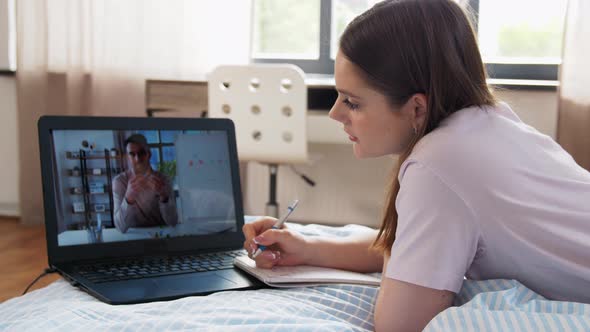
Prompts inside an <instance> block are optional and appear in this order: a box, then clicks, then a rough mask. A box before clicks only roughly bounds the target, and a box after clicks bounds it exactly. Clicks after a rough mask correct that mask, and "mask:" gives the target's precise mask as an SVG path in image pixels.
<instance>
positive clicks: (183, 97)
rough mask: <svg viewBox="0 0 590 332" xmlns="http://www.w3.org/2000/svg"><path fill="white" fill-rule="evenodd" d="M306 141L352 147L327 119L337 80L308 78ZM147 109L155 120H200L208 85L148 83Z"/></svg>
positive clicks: (333, 123)
mask: <svg viewBox="0 0 590 332" xmlns="http://www.w3.org/2000/svg"><path fill="white" fill-rule="evenodd" d="M305 83H306V84H307V86H308V103H307V104H308V108H309V110H308V112H307V138H308V141H309V142H310V143H337V144H350V141H349V140H348V137H347V136H346V134H345V133H344V131H343V130H342V125H341V124H340V123H338V122H336V121H334V120H332V119H330V118H328V111H329V110H330V107H331V105H332V104H333V103H334V101H335V99H336V97H337V93H336V90H334V78H333V77H330V76H326V75H308V76H307V77H306V78H305ZM145 91H146V108H147V111H146V112H147V113H148V114H149V115H153V116H166V117H168V116H171V117H199V116H201V114H202V113H203V112H204V111H206V110H207V107H208V99H207V82H206V81H170V80H146V89H145Z"/></svg>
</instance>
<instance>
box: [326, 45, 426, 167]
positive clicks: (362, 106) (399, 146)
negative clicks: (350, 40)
mask: <svg viewBox="0 0 590 332" xmlns="http://www.w3.org/2000/svg"><path fill="white" fill-rule="evenodd" d="M334 78H335V81H336V90H337V91H338V99H337V100H336V103H335V104H334V106H332V109H331V110H330V118H332V119H334V120H336V121H338V122H340V123H342V124H343V125H344V131H345V132H346V133H347V134H348V137H349V139H350V140H351V141H352V142H354V148H353V150H354V155H355V156H356V157H357V158H371V157H380V156H384V155H388V154H399V153H402V152H403V151H404V150H405V149H406V147H407V146H408V144H409V143H410V141H411V139H412V138H413V137H414V135H415V132H414V128H416V129H418V128H419V127H418V125H419V119H418V118H417V116H416V115H417V114H421V113H420V112H419V111H418V107H419V106H421V105H417V104H416V103H417V102H419V101H418V100H417V98H422V96H420V95H414V96H412V97H410V100H408V102H407V103H406V104H404V105H403V106H401V107H394V106H392V105H391V103H390V102H389V101H388V100H387V98H386V97H385V96H384V95H383V94H381V93H379V92H377V91H375V90H374V89H373V88H372V87H370V86H369V84H368V83H367V82H366V80H365V79H364V78H363V76H362V75H361V69H360V68H358V67H357V66H356V65H355V64H354V63H352V62H350V61H349V60H348V59H347V58H346V57H345V56H343V55H342V53H340V52H338V54H337V55H336V60H335V65H334ZM417 96H418V97H417Z"/></svg>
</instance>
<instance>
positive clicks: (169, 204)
mask: <svg viewBox="0 0 590 332" xmlns="http://www.w3.org/2000/svg"><path fill="white" fill-rule="evenodd" d="M51 140H52V144H51V145H52V147H53V151H52V153H53V154H54V156H53V157H54V158H53V161H54V162H53V165H52V171H53V179H54V181H55V186H54V188H55V191H56V192H55V198H56V199H55V204H56V207H55V208H56V211H57V233H58V237H57V240H58V241H57V242H58V245H59V246H69V245H84V244H94V243H105V242H121V241H133V240H146V239H162V238H174V237H185V236H194V235H209V234H220V233H224V232H235V231H236V229H237V219H236V213H235V202H234V197H233V188H232V178H231V175H232V173H231V168H230V166H231V165H230V160H229V158H230V154H229V148H228V146H229V145H228V137H227V132H226V131H224V130H202V131H194V130H192V131H189V130H151V129H150V130H70V129H67V130H52V131H51Z"/></svg>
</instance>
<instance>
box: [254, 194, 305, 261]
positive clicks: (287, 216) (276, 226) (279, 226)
mask: <svg viewBox="0 0 590 332" xmlns="http://www.w3.org/2000/svg"><path fill="white" fill-rule="evenodd" d="M297 204H299V200H298V199H296V200H295V201H294V202H293V204H291V206H289V208H288V210H289V211H287V214H286V215H284V216H283V217H282V218H281V219H279V220H277V222H276V223H275V224H274V225H273V226H272V229H280V228H281V227H283V224H284V223H285V221H287V218H289V216H290V215H291V213H292V212H293V210H295V208H296V207H297ZM265 249H266V246H263V245H259V246H258V249H257V250H256V252H255V253H254V254H253V255H252V258H256V256H258V255H260V254H261V253H262V251H264V250H265Z"/></svg>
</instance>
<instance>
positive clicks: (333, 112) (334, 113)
mask: <svg viewBox="0 0 590 332" xmlns="http://www.w3.org/2000/svg"><path fill="white" fill-rule="evenodd" d="M328 116H329V117H330V119H332V120H336V121H338V122H342V120H341V118H342V114H341V113H340V111H339V110H338V107H337V106H336V104H334V106H332V109H330V113H328Z"/></svg>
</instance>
